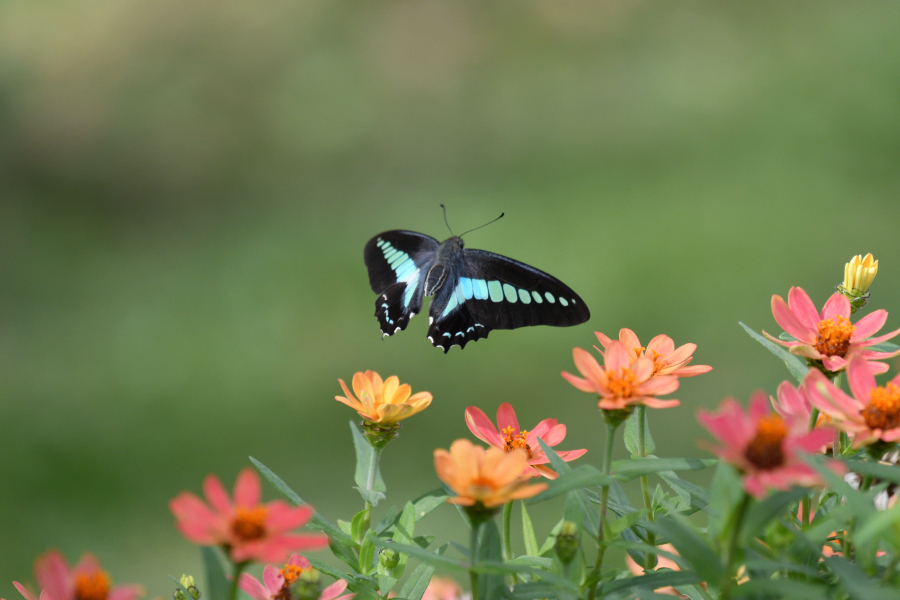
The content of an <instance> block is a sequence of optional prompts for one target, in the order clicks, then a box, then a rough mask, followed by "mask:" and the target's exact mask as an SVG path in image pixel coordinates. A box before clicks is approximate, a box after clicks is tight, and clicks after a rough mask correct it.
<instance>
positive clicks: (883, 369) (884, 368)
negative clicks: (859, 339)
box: [858, 350, 897, 375]
mask: <svg viewBox="0 0 900 600" xmlns="http://www.w3.org/2000/svg"><path fill="white" fill-rule="evenodd" d="M858 356H859V357H861V358H864V359H865V360H866V362H868V363H869V370H871V371H872V373H873V374H875V375H881V374H882V373H887V372H888V371H889V370H890V367H889V366H888V365H887V363H883V362H876V360H875V359H881V358H890V357H891V356H897V354H891V355H889V356H887V357H885V356H883V355H882V353H881V352H869V351H867V350H864V351H862V352H860V353H859V355H858Z"/></svg>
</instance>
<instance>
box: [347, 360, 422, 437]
mask: <svg viewBox="0 0 900 600" xmlns="http://www.w3.org/2000/svg"><path fill="white" fill-rule="evenodd" d="M338 381H339V382H340V384H341V387H342V388H343V390H344V394H346V396H335V397H334V399H335V400H337V401H338V402H343V403H344V404H346V405H347V406H349V407H350V408H352V409H353V410H355V411H356V412H358V413H359V416H361V417H362V418H364V419H366V420H367V421H372V422H375V423H379V424H381V425H392V424H394V423H396V422H397V421H401V420H403V419H405V418H407V417H411V416H413V415H414V414H416V413H417V412H420V411H423V410H425V409H426V408H427V407H428V405H429V404H431V394H430V393H428V392H418V393H416V394H412V395H410V394H411V392H412V389H411V388H410V386H409V384H408V383H404V384H403V385H400V379H399V378H398V377H397V376H396V375H392V376H390V377H388V378H387V379H386V380H384V381H382V379H381V375H379V374H378V373H376V372H375V371H366V372H365V373H363V372H359V373H356V374H355V375H354V376H353V391H354V392H355V393H356V396H354V395H353V394H351V393H350V390H349V389H347V384H345V383H344V380H343V379H338ZM357 398H359V399H358V400H357Z"/></svg>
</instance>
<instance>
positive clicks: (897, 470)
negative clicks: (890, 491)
mask: <svg viewBox="0 0 900 600" xmlns="http://www.w3.org/2000/svg"><path fill="white" fill-rule="evenodd" d="M845 462H846V464H847V468H848V469H850V470H851V471H853V472H855V473H859V474H861V475H871V476H872V477H874V478H875V479H878V480H880V481H890V482H891V483H896V484H900V467H898V466H897V465H883V464H881V463H876V462H867V461H861V460H848V461H845Z"/></svg>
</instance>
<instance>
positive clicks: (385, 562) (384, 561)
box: [378, 548, 400, 571]
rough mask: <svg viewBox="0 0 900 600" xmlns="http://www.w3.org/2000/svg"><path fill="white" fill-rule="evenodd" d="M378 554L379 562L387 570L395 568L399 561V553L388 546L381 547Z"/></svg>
mask: <svg viewBox="0 0 900 600" xmlns="http://www.w3.org/2000/svg"><path fill="white" fill-rule="evenodd" d="M379 554H380V556H379V558H378V560H379V561H380V562H381V566H382V567H384V568H385V569H387V570H388V571H390V570H392V569H395V568H396V567H397V565H398V564H399V563H400V554H399V553H398V552H395V551H394V550H391V549H390V548H382V549H381V552H380V553H379Z"/></svg>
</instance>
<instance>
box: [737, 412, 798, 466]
mask: <svg viewBox="0 0 900 600" xmlns="http://www.w3.org/2000/svg"><path fill="white" fill-rule="evenodd" d="M787 432H788V431H787V425H785V424H784V419H782V418H781V417H780V416H779V415H768V416H765V417H763V418H762V419H760V420H759V423H757V425H756V435H755V436H754V438H753V439H752V440H750V443H749V444H748V445H747V450H746V452H745V453H744V456H746V457H747V460H748V461H750V464H752V465H754V466H756V467H758V468H760V469H763V470H770V469H774V468H775V467H780V466H781V465H782V464H784V450H783V449H782V446H781V442H782V441H783V440H784V438H785V437H787Z"/></svg>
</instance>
